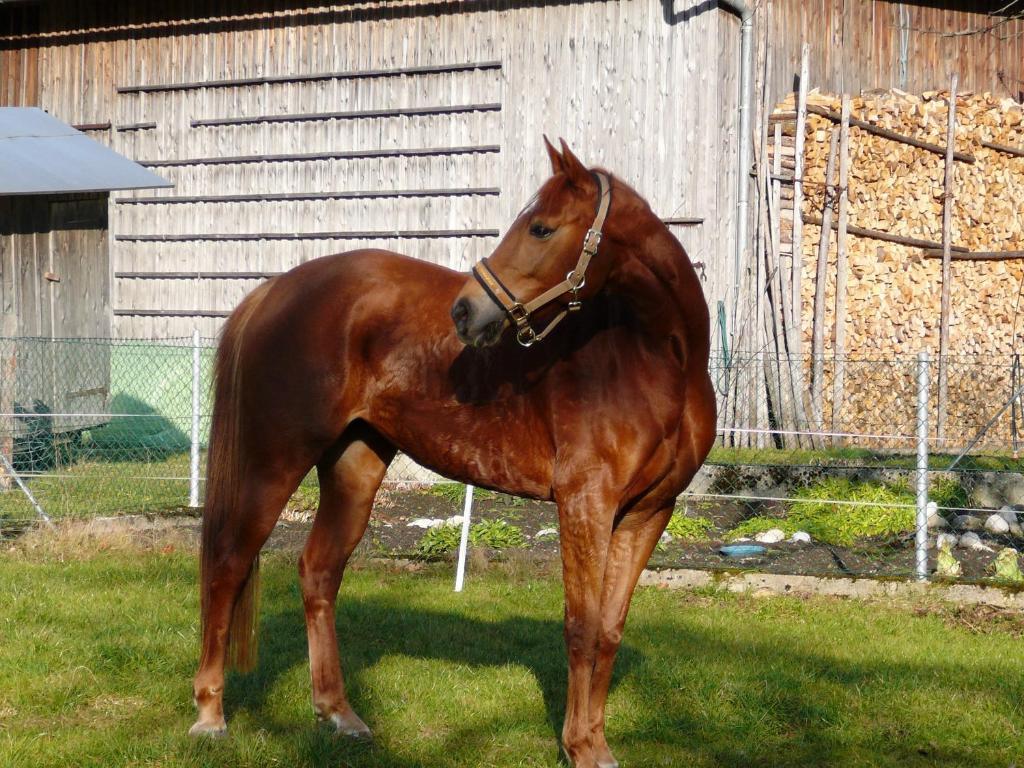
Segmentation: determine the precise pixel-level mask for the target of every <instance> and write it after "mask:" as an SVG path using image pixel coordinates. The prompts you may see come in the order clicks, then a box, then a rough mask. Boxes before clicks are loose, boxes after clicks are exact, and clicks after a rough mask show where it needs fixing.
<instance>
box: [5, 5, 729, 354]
mask: <svg viewBox="0 0 1024 768" xmlns="http://www.w3.org/2000/svg"><path fill="white" fill-rule="evenodd" d="M140 6H141V7H140ZM243 8H244V13H243V10H242V9H243ZM670 10H671V9H670V8H669V5H668V4H666V3H653V2H649V1H648V0H626V1H623V2H596V1H595V2H577V3H560V2H553V3H541V2H533V1H532V0H503V1H501V2H474V3H463V2H435V3H414V2H390V3H386V4H385V3H380V4H375V3H367V4H361V5H360V6H359V7H351V8H346V7H344V6H342V7H341V8H340V9H339V8H338V7H337V6H334V7H332V8H331V9H321V8H308V7H304V6H301V5H299V4H296V3H289V2H284V1H281V2H271V1H270V0H268V1H267V2H263V3H244V4H242V3H237V4H232V3H228V4H227V5H226V6H225V5H223V4H221V5H218V10H217V13H218V14H220V15H219V16H218V18H217V19H215V20H211V19H209V18H207V15H206V14H207V11H205V10H204V4H201V3H194V2H193V3H189V2H169V3H152V4H139V3H129V2H123V1H122V2H112V3H107V4H102V6H97V7H92V6H91V4H82V3H80V2H78V0H75V2H71V0H55V1H54V2H45V3H44V4H43V5H42V6H41V20H40V27H39V32H38V34H36V35H30V36H28V37H21V38H19V37H18V36H17V35H15V36H8V38H7V39H6V40H0V46H2V45H6V46H7V47H9V48H10V47H26V46H29V45H32V46H38V49H39V73H38V80H39V83H40V84H41V85H40V89H41V90H40V104H41V105H42V106H43V107H44V108H45V109H47V110H48V111H50V112H51V114H53V115H54V116H55V117H58V118H59V119H61V120H64V121H66V122H69V123H72V124H79V125H82V124H99V125H100V126H102V124H105V123H109V124H110V126H111V127H110V128H109V129H106V128H102V127H99V128H97V129H94V130H91V131H90V133H89V135H90V136H92V137H93V138H95V139H97V140H100V141H104V142H106V143H108V144H109V145H110V146H112V148H113V149H115V150H117V151H118V152H121V153H122V154H124V155H126V156H128V157H130V158H132V159H135V160H138V161H144V162H145V161H157V162H166V161H169V160H171V161H184V162H181V163H180V164H175V165H162V166H157V167H155V168H154V170H156V171H157V172H158V173H161V174H162V175H164V176H165V177H167V178H169V179H171V180H172V181H174V182H175V183H176V188H175V189H173V190H168V191H166V192H163V191H162V192H160V193H158V194H160V195H170V196H174V197H186V198H209V197H211V196H223V195H244V196H250V197H251V196H253V195H278V196H280V195H286V194H291V195H294V194H296V193H314V194H323V193H326V192H335V193H360V192H361V193H365V194H357V195H355V196H353V197H343V196H338V197H335V198H334V199H301V200H295V199H276V200H256V199H250V200H244V201H242V200H239V201H223V200H220V201H210V200H208V199H202V200H193V201H191V202H185V201H178V202H167V203H151V202H131V201H130V200H129V199H128V198H132V197H143V198H148V197H152V196H153V193H151V192H140V193H137V194H134V193H133V194H116V193H115V195H114V196H113V202H112V204H111V214H110V236H111V248H112V253H111V259H112V270H113V273H114V275H115V280H114V292H113V308H114V312H115V318H114V330H115V332H116V333H117V334H118V335H122V336H181V335H186V334H188V333H190V332H191V329H192V328H193V327H199V328H200V330H201V331H203V332H204V333H206V334H212V333H214V332H215V331H216V329H217V328H218V327H219V325H220V323H221V322H222V321H223V318H222V317H221V315H223V314H224V313H226V312H227V311H228V310H230V309H231V308H232V307H233V306H234V305H235V304H237V302H238V301H239V300H240V299H241V297H242V296H244V295H245V293H246V292H248V291H249V290H251V289H252V288H253V287H254V286H255V285H257V284H258V283H259V281H260V279H262V278H261V276H262V275H263V274H266V273H274V272H277V271H281V270H284V269H287V268H289V267H291V266H294V265H295V264H297V263H300V262H301V261H304V260H306V259H309V258H313V257H316V256H319V255H324V254H327V253H333V252H337V251H340V250H348V249H351V248H356V247H361V246H366V245H370V246H379V247H386V248H392V249H394V250H398V251H401V252H405V253H409V254H411V255H413V256H417V257H419V258H424V259H427V260H430V261H433V262H436V263H440V264H444V265H446V266H449V267H452V268H455V269H460V270H465V269H468V267H469V266H470V264H472V262H473V261H475V260H476V259H478V258H480V257H481V256H483V255H485V254H486V253H488V252H489V251H490V250H491V249H493V248H494V246H495V245H496V243H497V240H498V238H497V236H496V233H497V232H498V231H500V230H502V229H503V228H504V227H505V226H507V224H508V223H509V222H510V221H511V219H512V218H513V217H514V215H515V214H516V213H517V212H518V210H519V209H520V208H521V207H522V205H523V204H524V203H525V202H526V201H527V200H528V199H529V197H530V195H531V194H532V192H533V191H534V190H535V189H536V187H537V186H538V184H539V183H540V182H541V181H542V180H543V179H544V178H545V177H546V175H547V172H548V168H547V159H546V155H545V153H544V151H543V145H542V138H541V137H542V135H543V134H545V133H546V134H547V135H549V136H551V137H559V136H564V137H565V138H566V139H567V140H568V141H569V142H570V144H571V145H572V146H573V147H574V148H575V149H576V150H577V151H578V153H579V154H580V156H581V157H582V158H583V159H584V161H585V162H588V163H590V164H595V165H603V166H606V167H607V168H609V169H610V170H612V171H613V172H615V173H616V174H618V175H620V176H622V177H623V178H624V179H626V180H627V181H628V182H630V183H631V184H633V185H634V186H635V187H636V188H637V189H638V190H639V191H640V193H641V194H642V195H644V196H645V197H646V198H647V199H648V200H649V202H650V203H651V205H652V207H653V208H654V210H655V212H657V213H658V214H659V215H661V216H662V217H664V218H677V219H678V218H698V219H703V220H704V223H703V225H693V224H673V225H671V228H672V229H673V231H674V232H675V234H676V235H677V236H678V237H679V238H680V240H681V241H682V242H683V244H684V245H685V246H686V247H687V248H688V250H689V251H690V254H691V257H692V258H693V259H694V260H696V261H701V262H703V263H704V265H705V266H704V269H703V274H704V276H705V292H706V295H707V298H708V300H709V303H711V304H712V305H714V304H715V303H716V302H717V301H718V300H719V299H726V298H727V296H728V294H729V291H730V286H731V285H732V275H731V273H730V270H731V267H732V259H731V255H730V254H731V252H732V237H733V231H734V224H733V220H734V219H733V217H734V215H735V214H734V212H735V175H734V164H735V161H734V158H735V122H736V92H737V80H736V70H737V60H738V49H737V38H738V34H737V30H738V23H737V21H736V19H735V18H733V17H732V16H730V15H729V14H726V13H723V12H720V11H718V10H717V9H716V8H714V7H713V6H712V5H707V6H704V7H703V8H702V9H698V10H696V11H694V12H692V13H687V14H685V15H677V14H673V13H672V12H670ZM467 63H469V64H479V65H482V66H479V67H476V68H469V69H460V70H458V71H440V72H432V73H423V72H410V71H408V70H410V68H422V67H425V66H437V65H455V64H458V65H465V64H467ZM365 70H386V72H382V73H379V74H378V76H374V77H358V78H352V77H338V78H330V79H315V80H307V81H295V82H283V83H282V82H273V83H260V84H248V85H245V84H243V85H230V86H223V87H204V88H194V89H176V90H142V91H130V92H124V91H122V92H120V93H119V92H118V90H117V88H118V87H124V86H137V85H140V86H147V85H148V86H151V85H158V84H171V83H210V82H211V81H215V80H225V79H232V78H254V77H273V76H278V75H296V74H299V75H302V74H308V75H312V74H318V73H325V72H341V73H353V72H360V71H365ZM413 107H429V108H434V107H445V108H450V107H462V109H460V110H457V111H450V110H446V111H440V112H438V113H435V114H417V115H379V114H377V115H365V114H364V115H362V116H349V117H346V118H334V119H324V118H322V117H321V118H315V119H314V118H311V119H305V120H285V121H273V122H270V121H257V122H250V123H245V124H214V125H209V124H208V125H194V124H193V121H196V120H206V121H209V120H213V121H219V120H221V119H224V118H239V117H260V116H269V115H274V116H282V115H291V116H296V115H313V114H318V113H319V114H321V115H322V113H329V112H364V113H365V112H369V111H377V110H387V109H395V108H413ZM152 124H155V125H152ZM425 148H426V149H432V150H434V151H433V152H430V153H427V154H422V155H416V156H407V155H405V154H403V153H404V152H405V151H407V150H410V149H425ZM467 148H470V149H467ZM353 151H365V152H370V153H373V154H375V155H379V156H371V157H361V158H353V157H334V158H320V159H295V158H292V159H280V160H276V161H273V162H241V161H239V162H228V163H211V162H204V159H205V160H209V159H223V158H225V157H241V156H247V157H251V156H261V155H295V154H300V153H323V154H326V153H338V152H353ZM396 189H399V190H446V191H447V193H446V194H441V193H435V194H425V195H420V196H416V197H389V196H386V193H388V192H389V191H391V190H396ZM466 190H476V192H474V193H469V192H467V191H466ZM480 190H484V191H480ZM456 192H458V194H456ZM372 193H376V194H372ZM381 193H383V195H382V194H381ZM395 230H398V231H400V232H404V233H406V235H405V236H402V237H394V236H386V235H384V234H378V235H376V236H373V237H368V236H360V234H359V233H368V232H369V233H384V232H394V231H395ZM424 231H425V232H428V233H434V234H433V235H428V236H422V237H412V236H410V233H419V232H424ZM323 233H333V234H334V235H335V236H333V237H331V236H326V235H324V234H323ZM338 233H349V234H347V235H346V236H345V237H344V238H341V237H338V236H337V234H338ZM353 233H355V234H353ZM260 234H271V235H274V236H276V237H278V238H282V237H287V238H291V237H294V236H295V235H301V236H302V238H303V239H266V238H264V239H259V238H257V237H253V236H258V235H260ZM225 235H235V236H247V237H249V238H251V239H230V240H214V239H210V238H211V237H216V238H222V237H224V236H225ZM204 236H205V238H206V239H203V237H204ZM225 272H227V273H245V274H244V275H242V276H239V277H237V278H231V279H227V278H224V277H222V276H220V275H218V276H216V277H214V276H211V275H210V274H209V273H225ZM185 273H191V274H192V276H191V277H186V276H185ZM196 273H202V276H196ZM196 310H200V311H202V313H203V314H204V315H205V316H202V317H196V316H193V315H192V313H193V312H195V311H196ZM147 313H152V316H150V315H149V314H147ZM175 314H180V315H183V316H174V315H175Z"/></svg>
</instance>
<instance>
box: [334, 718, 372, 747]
mask: <svg viewBox="0 0 1024 768" xmlns="http://www.w3.org/2000/svg"><path fill="white" fill-rule="evenodd" d="M328 722H330V723H331V724H332V725H333V726H334V731H335V733H337V734H338V735H339V736H344V737H345V738H348V739H354V740H355V741H373V731H371V730H370V727H369V726H368V725H367V724H366V723H364V722H363V721H362V719H361V718H360V717H359V715H357V714H356V713H355V712H349V713H347V714H341V713H340V712H334V713H332V714H331V716H330V717H329V718H328Z"/></svg>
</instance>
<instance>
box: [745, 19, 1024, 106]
mask: <svg viewBox="0 0 1024 768" xmlns="http://www.w3.org/2000/svg"><path fill="white" fill-rule="evenodd" d="M1006 6H1007V2H1006V0H974V1H973V2H967V1H966V0H963V1H961V0H929V1H928V2H914V3H897V2H889V0H770V2H768V3H767V4H766V5H764V6H762V8H761V12H760V14H759V18H758V22H759V23H766V24H768V39H769V40H771V41H773V51H772V52H773V62H772V72H771V74H770V76H769V80H768V82H769V88H770V89H771V93H772V94H773V96H774V100H775V101H780V100H781V99H782V98H784V97H785V96H786V95H787V94H788V93H790V92H792V91H793V88H794V86H793V78H794V77H795V75H796V74H797V73H798V72H799V71H800V49H801V46H802V44H803V43H804V42H807V43H808V44H810V46H811V49H810V77H809V81H810V86H811V87H812V88H820V89H821V90H822V91H825V92H828V93H851V94H858V93H860V92H861V91H863V90H870V89H873V88H886V89H888V88H899V89H901V90H904V91H909V92H910V93H922V92H924V91H929V90H936V89H943V88H947V87H949V75H950V73H951V72H954V71H956V72H958V73H959V75H960V88H961V90H963V91H991V92H992V93H994V94H996V95H998V96H1002V97H1005V96H1010V97H1012V98H1015V99H1017V100H1021V99H1022V94H1024V20H1022V19H1012V20H1006V19H1005V18H1004V17H994V16H990V15H989V14H990V13H995V12H996V11H998V10H999V9H1002V8H1005V7H1006ZM1016 10H1017V12H1018V13H1019V12H1020V10H1021V8H1020V7H1019V4H1018V7H1017V8H1016ZM972 31H973V32H974V34H966V33H968V32H972Z"/></svg>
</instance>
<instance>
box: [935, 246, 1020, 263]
mask: <svg viewBox="0 0 1024 768" xmlns="http://www.w3.org/2000/svg"><path fill="white" fill-rule="evenodd" d="M924 257H925V258H926V259H944V258H945V257H946V254H945V253H944V252H943V250H942V249H941V248H927V249H925V252H924ZM949 258H950V260H951V261H1016V260H1018V259H1024V251H968V252H967V253H951V254H950V255H949Z"/></svg>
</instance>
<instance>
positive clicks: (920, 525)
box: [914, 352, 929, 581]
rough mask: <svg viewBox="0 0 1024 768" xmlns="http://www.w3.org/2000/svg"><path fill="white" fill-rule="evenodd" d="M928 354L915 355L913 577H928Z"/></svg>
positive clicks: (924, 579) (923, 579) (922, 579)
mask: <svg viewBox="0 0 1024 768" xmlns="http://www.w3.org/2000/svg"><path fill="white" fill-rule="evenodd" d="M928 368H929V365H928V353H927V352H921V353H919V354H918V356H917V519H916V534H915V537H914V544H915V548H914V560H915V565H916V568H915V571H916V573H917V578H918V579H919V580H921V581H926V580H927V579H928Z"/></svg>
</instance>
